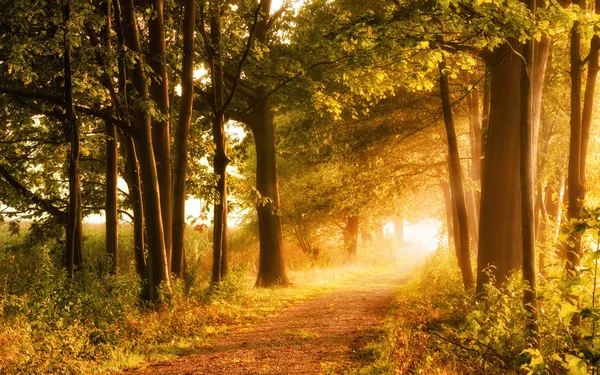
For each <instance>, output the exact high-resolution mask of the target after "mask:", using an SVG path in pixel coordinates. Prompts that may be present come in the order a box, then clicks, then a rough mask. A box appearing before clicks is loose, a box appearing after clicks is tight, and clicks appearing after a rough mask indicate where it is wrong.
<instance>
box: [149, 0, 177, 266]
mask: <svg viewBox="0 0 600 375" xmlns="http://www.w3.org/2000/svg"><path fill="white" fill-rule="evenodd" d="M150 2H151V4H152V10H153V11H154V12H155V14H153V17H151V18H150V21H149V22H148V31H149V34H148V36H149V40H150V58H149V65H150V67H151V68H152V70H153V71H154V74H156V77H155V78H154V79H152V80H151V82H150V98H151V99H152V100H153V101H154V103H156V105H157V109H158V110H159V111H160V113H161V116H162V118H152V125H151V127H152V147H153V150H154V160H155V163H156V169H157V172H158V186H159V189H160V209H161V215H162V226H163V233H164V241H165V252H166V254H167V266H168V269H169V272H170V270H171V257H172V242H173V216H172V214H173V202H172V199H173V195H172V194H173V191H172V174H171V173H172V171H171V168H172V166H171V124H170V121H169V77H168V74H167V46H166V39H165V24H164V0H150Z"/></svg>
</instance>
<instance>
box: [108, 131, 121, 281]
mask: <svg viewBox="0 0 600 375" xmlns="http://www.w3.org/2000/svg"><path fill="white" fill-rule="evenodd" d="M105 127H106V129H105V134H106V208H105V213H106V253H107V254H108V255H109V257H110V259H111V262H112V264H111V268H112V272H114V273H116V272H117V268H118V266H119V245H118V233H119V216H118V211H117V204H118V200H119V198H118V193H117V181H118V175H119V174H118V173H119V167H118V156H117V127H116V126H115V125H114V124H112V123H110V122H108V121H107V122H105Z"/></svg>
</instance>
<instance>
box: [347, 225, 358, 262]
mask: <svg viewBox="0 0 600 375" xmlns="http://www.w3.org/2000/svg"><path fill="white" fill-rule="evenodd" d="M358 224H359V219H358V216H354V215H353V216H348V221H347V222H346V227H345V228H344V247H345V248H346V252H347V253H348V256H349V257H350V258H354V257H356V253H357V245H358Z"/></svg>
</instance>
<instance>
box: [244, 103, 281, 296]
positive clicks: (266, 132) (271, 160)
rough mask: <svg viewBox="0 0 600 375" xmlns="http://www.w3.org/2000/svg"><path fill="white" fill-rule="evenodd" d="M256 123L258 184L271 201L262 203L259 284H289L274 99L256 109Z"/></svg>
mask: <svg viewBox="0 0 600 375" xmlns="http://www.w3.org/2000/svg"><path fill="white" fill-rule="evenodd" d="M254 114H255V117H256V123H255V124H254V126H253V127H252V130H253V134H254V142H255V146H256V188H257V190H258V193H259V194H260V196H261V197H262V198H263V199H265V198H266V199H267V201H264V202H261V203H259V204H258V207H257V211H258V228H259V229H258V231H259V240H260V254H259V258H260V259H259V266H258V277H257V280H256V285H257V286H271V285H287V284H289V281H288V278H287V275H286V272H285V267H284V264H283V243H282V242H283V241H282V232H281V216H280V215H279V212H278V211H279V209H280V203H279V183H278V177H277V160H276V151H275V126H274V124H273V117H272V113H271V101H270V99H266V100H264V101H263V102H261V103H260V104H258V106H257V108H256V109H255V111H254Z"/></svg>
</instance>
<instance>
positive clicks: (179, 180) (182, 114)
mask: <svg viewBox="0 0 600 375" xmlns="http://www.w3.org/2000/svg"><path fill="white" fill-rule="evenodd" d="M195 18H196V0H186V1H185V3H184V14H183V63H182V64H183V66H182V69H181V107H180V110H179V119H178V122H177V131H176V132H175V163H174V164H175V165H174V174H173V175H174V178H173V179H174V187H173V248H172V257H171V272H172V273H173V274H175V275H176V276H177V277H179V278H182V277H183V276H184V273H185V267H184V264H185V228H186V225H187V224H186V221H185V198H186V191H185V190H186V176H187V159H188V137H189V134H190V125H191V123H192V107H193V103H194V35H195V28H196V26H195V24H196V23H195Z"/></svg>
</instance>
